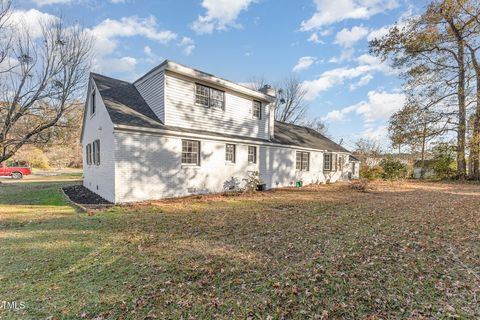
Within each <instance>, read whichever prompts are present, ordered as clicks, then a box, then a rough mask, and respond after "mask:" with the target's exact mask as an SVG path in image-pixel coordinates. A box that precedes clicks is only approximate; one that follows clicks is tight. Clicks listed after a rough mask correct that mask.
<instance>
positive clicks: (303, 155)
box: [296, 151, 310, 171]
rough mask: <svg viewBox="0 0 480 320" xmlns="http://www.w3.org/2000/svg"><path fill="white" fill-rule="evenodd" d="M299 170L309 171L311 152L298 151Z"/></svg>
mask: <svg viewBox="0 0 480 320" xmlns="http://www.w3.org/2000/svg"><path fill="white" fill-rule="evenodd" d="M296 160H297V170H300V171H308V170H309V167H310V152H302V151H297V159H296Z"/></svg>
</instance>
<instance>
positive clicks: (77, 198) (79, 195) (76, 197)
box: [62, 185, 112, 206]
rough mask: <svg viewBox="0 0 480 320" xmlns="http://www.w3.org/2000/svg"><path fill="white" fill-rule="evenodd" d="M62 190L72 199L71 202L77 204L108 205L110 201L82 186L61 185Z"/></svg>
mask: <svg viewBox="0 0 480 320" xmlns="http://www.w3.org/2000/svg"><path fill="white" fill-rule="evenodd" d="M62 189H63V192H65V194H66V195H67V196H68V197H69V198H70V200H72V201H73V202H75V203H77V204H79V205H94V206H95V205H110V204H112V203H111V202H110V201H107V200H105V199H103V198H102V197H100V196H99V195H98V194H96V193H94V192H92V191H90V190H88V189H87V188H85V187H84V186H81V185H76V186H68V187H63V188H62Z"/></svg>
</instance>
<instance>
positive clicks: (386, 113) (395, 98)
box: [346, 90, 405, 122]
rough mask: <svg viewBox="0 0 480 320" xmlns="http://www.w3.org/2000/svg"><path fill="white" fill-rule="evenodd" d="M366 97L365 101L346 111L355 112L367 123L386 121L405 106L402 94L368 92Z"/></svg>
mask: <svg viewBox="0 0 480 320" xmlns="http://www.w3.org/2000/svg"><path fill="white" fill-rule="evenodd" d="M367 96H368V100H367V101H362V102H360V103H357V104H355V105H353V106H350V107H347V108H346V109H347V110H348V111H355V112H356V113H357V114H359V115H361V116H362V117H363V118H364V120H365V121H367V122H372V121H375V120H387V119H388V118H390V116H391V115H392V114H394V113H395V112H396V111H398V110H400V109H401V108H402V107H403V105H404V104H405V95H404V94H403V93H397V92H392V93H389V92H385V91H375V90H374V91H370V92H368V94H367Z"/></svg>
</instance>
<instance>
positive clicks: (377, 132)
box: [361, 125, 388, 142]
mask: <svg viewBox="0 0 480 320" xmlns="http://www.w3.org/2000/svg"><path fill="white" fill-rule="evenodd" d="M361 135H362V137H364V138H368V139H372V140H376V141H379V142H381V141H383V140H385V139H386V138H387V136H388V128H387V126H385V125H380V126H378V127H370V126H369V127H367V128H366V129H365V130H364V131H363V132H362V133H361Z"/></svg>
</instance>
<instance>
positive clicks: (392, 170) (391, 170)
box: [380, 156, 407, 180]
mask: <svg viewBox="0 0 480 320" xmlns="http://www.w3.org/2000/svg"><path fill="white" fill-rule="evenodd" d="M380 167H382V169H383V174H382V178H383V179H386V180H398V179H404V178H406V176H407V166H406V165H405V164H403V163H401V162H400V160H398V159H395V158H394V157H392V156H388V157H387V158H386V159H383V160H382V161H381V162H380Z"/></svg>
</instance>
